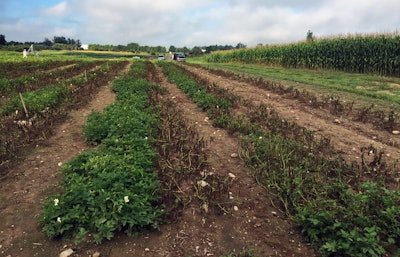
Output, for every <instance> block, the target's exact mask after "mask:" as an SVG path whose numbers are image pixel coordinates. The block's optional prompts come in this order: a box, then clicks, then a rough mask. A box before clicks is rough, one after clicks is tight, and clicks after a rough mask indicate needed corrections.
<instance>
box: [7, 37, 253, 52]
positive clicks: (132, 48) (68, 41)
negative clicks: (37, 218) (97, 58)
mask: <svg viewBox="0 0 400 257" xmlns="http://www.w3.org/2000/svg"><path fill="white" fill-rule="evenodd" d="M32 44H33V45H35V49H36V50H47V49H52V50H83V48H82V43H81V41H80V40H79V39H72V38H67V37H64V36H54V37H53V39H52V40H50V39H48V38H45V39H44V40H43V42H16V41H9V42H8V41H7V40H6V37H5V35H3V34H0V50H1V49H3V50H10V51H13V50H15V51H22V50H23V49H24V48H29V46H30V45H32ZM240 48H246V45H244V44H243V43H238V44H237V45H236V46H232V45H209V46H195V47H193V48H188V47H186V46H185V47H176V46H173V45H171V46H170V47H169V48H168V49H167V48H166V47H165V46H141V45H140V44H138V43H129V44H127V45H101V44H89V45H88V49H89V50H95V51H117V52H122V51H125V52H133V53H148V54H153V55H155V54H162V53H166V52H183V53H185V54H189V55H193V56H196V55H201V54H203V53H210V52H214V51H220V50H232V49H240Z"/></svg>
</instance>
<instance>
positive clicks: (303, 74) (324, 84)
mask: <svg viewBox="0 0 400 257" xmlns="http://www.w3.org/2000/svg"><path fill="white" fill-rule="evenodd" d="M189 62H191V61H189ZM192 63H196V64H200V65H202V66H204V67H207V68H212V69H222V70H227V71H230V72H234V73H236V74H241V75H250V76H255V77H262V78H265V79H271V80H278V81H285V84H287V85H288V86H294V87H296V88H299V89H307V90H312V91H314V92H316V93H318V94H325V95H327V94H330V95H332V94H333V95H338V96H340V97H341V98H342V99H343V100H351V101H353V100H357V101H359V104H360V105H365V104H368V103H369V104H371V102H372V103H375V105H380V106H390V107H393V108H396V110H397V112H399V111H400V78H396V77H383V76H378V75H366V74H356V73H346V72H341V71H331V70H308V69H293V68H282V67H277V66H267V65H260V64H237V63H205V62H201V61H198V60H195V61H194V62H192ZM363 103H364V104H363Z"/></svg>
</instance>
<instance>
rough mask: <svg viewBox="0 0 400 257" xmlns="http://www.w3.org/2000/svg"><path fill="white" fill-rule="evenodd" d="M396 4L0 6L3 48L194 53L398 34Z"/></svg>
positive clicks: (253, 0) (0, 0) (231, 1)
mask: <svg viewBox="0 0 400 257" xmlns="http://www.w3.org/2000/svg"><path fill="white" fill-rule="evenodd" d="M399 13H400V1H399V0H329V1H326V0H241V1H239V0H148V1H146V0H63V1H62V0H61V1H60V0H0V34H2V35H4V36H5V39H6V41H8V42H9V41H17V42H43V41H44V39H45V38H48V39H50V40H52V39H53V38H54V36H64V37H66V38H71V39H75V40H78V39H79V40H80V41H81V43H82V44H101V45H107V44H109V45H126V44H128V43H138V44H139V45H141V46H165V47H166V48H167V49H168V48H169V46H171V45H172V46H175V47H184V46H186V47H189V48H191V47H194V46H210V45H232V46H236V45H237V44H238V43H242V44H244V45H246V46H248V47H252V46H256V45H258V44H263V45H265V44H269V45H271V44H282V43H291V42H297V41H301V40H305V39H306V36H307V31H309V30H310V31H311V32H312V33H313V35H314V36H315V37H317V38H324V37H331V36H337V35H347V34H376V33H397V34H399V33H400V32H399V31H400V15H399Z"/></svg>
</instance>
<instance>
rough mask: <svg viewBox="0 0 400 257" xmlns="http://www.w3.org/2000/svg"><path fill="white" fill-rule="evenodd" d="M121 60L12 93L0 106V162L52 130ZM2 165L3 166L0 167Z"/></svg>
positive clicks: (118, 66) (13, 155)
mask: <svg viewBox="0 0 400 257" xmlns="http://www.w3.org/2000/svg"><path fill="white" fill-rule="evenodd" d="M124 65H125V63H124V62H113V63H110V65H108V66H107V67H108V68H107V69H106V67H105V66H104V67H103V68H101V67H100V68H99V69H95V70H91V71H89V72H87V73H86V76H85V75H83V73H82V75H81V76H75V77H71V78H69V79H65V80H60V81H57V82H56V83H54V84H48V85H42V86H41V87H39V88H38V89H36V90H31V91H29V90H28V91H25V92H23V93H21V94H18V93H14V94H12V96H10V97H9V98H4V99H2V101H1V105H0V121H1V122H0V132H1V134H0V163H3V162H6V160H8V159H10V158H13V157H15V156H16V155H17V154H18V153H19V152H20V151H22V150H23V149H24V148H25V147H27V146H29V145H30V144H32V143H33V142H36V141H37V140H40V138H43V137H44V138H45V137H46V136H47V135H48V134H50V133H51V129H52V124H53V123H54V122H56V121H57V120H58V119H60V118H62V117H63V116H64V115H65V114H66V113H67V112H68V110H69V109H71V108H76V107H78V106H79V105H80V104H82V103H84V102H85V101H88V99H89V98H90V95H91V94H92V93H93V92H95V91H96V88H97V87H98V84H103V83H107V81H108V79H109V77H110V76H113V75H112V74H114V72H115V71H117V70H120V69H121V68H123V67H124ZM0 168H2V166H0Z"/></svg>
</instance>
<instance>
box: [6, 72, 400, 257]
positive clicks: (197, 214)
mask: <svg viewBox="0 0 400 257" xmlns="http://www.w3.org/2000/svg"><path fill="white" fill-rule="evenodd" d="M188 69H190V70H191V71H192V72H195V73H196V74H200V75H201V76H204V77H206V78H207V79H209V80H211V81H213V82H215V83H216V85H218V86H223V87H225V88H229V89H231V90H233V91H234V92H235V93H237V94H240V95H242V96H244V97H249V98H252V99H253V100H255V101H259V102H265V101H268V103H271V104H273V105H274V106H275V107H276V108H277V109H278V111H279V112H280V114H281V116H282V117H285V119H294V120H296V121H297V122H298V123H299V124H301V125H304V126H306V127H307V128H309V129H313V130H316V131H317V132H318V133H324V134H325V133H326V134H327V135H331V136H332V138H333V139H332V141H333V142H334V144H335V146H336V147H338V148H340V149H341V150H342V151H343V152H344V153H346V154H348V155H349V156H354V158H356V157H357V156H358V155H359V154H358V152H357V149H358V148H359V147H360V146H364V145H365V144H370V143H374V144H375V145H378V146H379V147H382V148H385V149H388V150H385V153H387V154H388V157H390V158H392V159H395V158H399V149H397V148H390V147H388V146H386V145H384V144H383V143H380V142H379V138H381V137H384V136H390V135H388V134H379V133H377V132H376V131H374V130H372V128H371V129H370V128H367V126H362V125H360V124H352V125H348V124H350V123H351V122H350V121H347V120H342V122H341V123H340V124H335V123H334V118H333V117H332V116H329V115H327V114H326V113H324V112H322V111H321V112H320V111H316V110H313V109H308V108H307V107H305V106H300V105H299V104H298V102H297V101H294V100H288V99H285V98H283V97H282V96H279V95H274V94H273V93H271V92H266V91H264V90H261V89H259V88H256V87H252V86H250V85H248V84H245V83H239V82H237V81H233V80H229V79H225V78H221V77H219V76H215V75H212V74H210V73H209V72H206V71H205V70H202V69H198V68H193V67H188ZM157 76H158V79H159V80H160V81H161V82H160V84H161V85H162V86H164V87H166V88H167V95H166V96H165V97H169V98H171V99H173V101H175V102H176V103H177V104H178V106H179V108H180V109H181V110H182V111H183V115H184V117H186V118H187V119H188V121H190V123H191V124H192V125H193V126H195V127H196V128H197V131H198V133H199V134H200V135H201V136H203V137H204V138H205V139H206V140H207V141H209V142H210V143H209V144H208V145H207V149H206V150H207V152H208V154H209V158H208V161H209V164H210V165H209V166H210V167H211V168H212V170H213V171H215V172H218V173H219V174H221V175H226V174H228V173H232V174H233V175H234V176H235V179H234V180H233V182H232V184H231V187H230V191H231V198H232V199H231V201H232V202H233V204H234V206H236V207H237V208H235V209H233V208H232V210H228V212H227V213H226V214H223V215H220V214H214V213H207V214H205V213H204V212H202V211H201V210H200V206H190V208H188V209H186V211H185V212H184V213H183V215H182V217H181V218H180V220H178V221H176V222H174V223H172V224H166V225H162V226H161V228H160V231H158V232H148V233H144V234H141V235H139V236H138V237H136V238H133V237H128V236H126V235H125V234H122V233H121V234H118V235H116V236H115V238H114V239H113V240H111V241H106V242H104V243H103V244H101V245H98V246H97V245H92V244H84V245H78V246H77V245H74V244H72V243H71V242H68V241H61V240H49V239H47V238H46V237H45V235H44V234H43V233H42V232H41V228H40V226H39V224H38V216H39V215H40V211H41V208H42V202H43V200H44V199H45V198H46V196H48V195H49V194H52V193H53V192H55V191H57V190H58V188H57V183H58V181H59V180H60V179H61V177H60V175H59V174H57V171H58V170H59V165H60V164H62V163H64V162H67V161H69V160H71V159H72V158H73V157H74V156H76V155H77V154H78V153H79V152H81V151H84V150H87V149H90V147H89V146H88V145H87V144H86V142H85V140H84V138H83V135H82V127H83V125H84V122H85V121H86V117H87V115H88V114H89V113H90V112H91V111H92V110H98V111H101V110H102V109H103V108H104V107H106V106H107V105H110V104H111V103H113V102H114V101H115V95H114V93H113V92H112V91H111V90H110V85H105V86H103V87H101V89H100V91H99V93H98V94H97V95H96V96H95V97H94V98H93V100H92V101H91V102H90V103H89V104H88V105H87V106H85V107H84V108H81V109H79V110H75V111H72V112H71V113H70V114H69V116H68V118H67V120H66V121H65V122H64V123H62V124H60V125H58V127H56V129H55V134H54V135H53V136H52V137H50V138H49V139H48V140H46V141H45V142H43V143H42V144H40V145H38V146H37V147H36V148H35V149H34V150H33V151H32V152H31V153H30V154H28V155H27V156H26V157H25V158H24V160H23V161H21V162H20V163H19V164H18V165H16V166H15V167H13V168H12V170H10V171H9V173H8V175H7V176H5V177H3V178H2V179H1V181H0V183H1V188H0V200H1V202H0V217H1V221H2V222H0V256H9V257H14V256H21V257H25V256H26V257H28V256H29V257H31V256H43V257H44V256H58V255H59V253H60V252H62V251H63V250H65V249H66V248H73V249H74V250H75V253H74V254H73V255H71V256H92V255H93V254H94V253H95V252H98V253H100V254H101V255H100V256H118V257H119V256H163V257H167V256H171V257H176V256H220V255H223V254H227V253H228V252H230V251H235V252H236V253H237V252H239V251H241V250H243V249H253V250H254V255H255V256H259V257H261V256H315V253H314V251H313V250H312V249H311V247H310V246H309V245H307V244H305V243H304V242H303V239H302V238H301V237H300V235H299V231H298V228H296V227H295V226H294V224H293V223H291V222H290V221H288V220H287V219H286V218H285V217H284V216H283V215H281V213H280V212H279V211H277V210H276V209H274V208H273V207H272V206H271V205H270V199H269V197H268V195H267V193H266V191H265V190H264V189H262V188H260V187H259V186H258V185H257V184H256V183H255V182H254V181H253V179H252V178H251V176H250V172H249V171H248V170H247V168H246V167H245V165H244V164H243V162H242V161H241V160H240V158H232V157H231V155H232V154H233V153H237V151H238V146H237V145H238V142H237V139H236V138H234V137H232V136H230V135H228V134H227V133H226V132H225V131H223V130H220V129H217V128H214V127H213V126H212V125H211V121H209V120H208V117H206V114H205V113H203V112H202V111H201V110H200V109H199V108H198V107H197V106H196V105H195V104H194V103H193V102H192V101H190V100H189V99H188V98H187V97H186V96H185V95H184V94H183V93H182V92H181V91H180V90H178V89H177V88H176V86H174V85H172V84H169V83H168V82H167V81H166V79H165V78H164V77H163V76H162V74H161V73H160V72H159V74H158V75H157ZM324 117H326V118H324ZM365 135H367V136H365ZM372 135H373V136H372ZM211 139H212V140H211ZM227 197H228V196H227Z"/></svg>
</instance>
